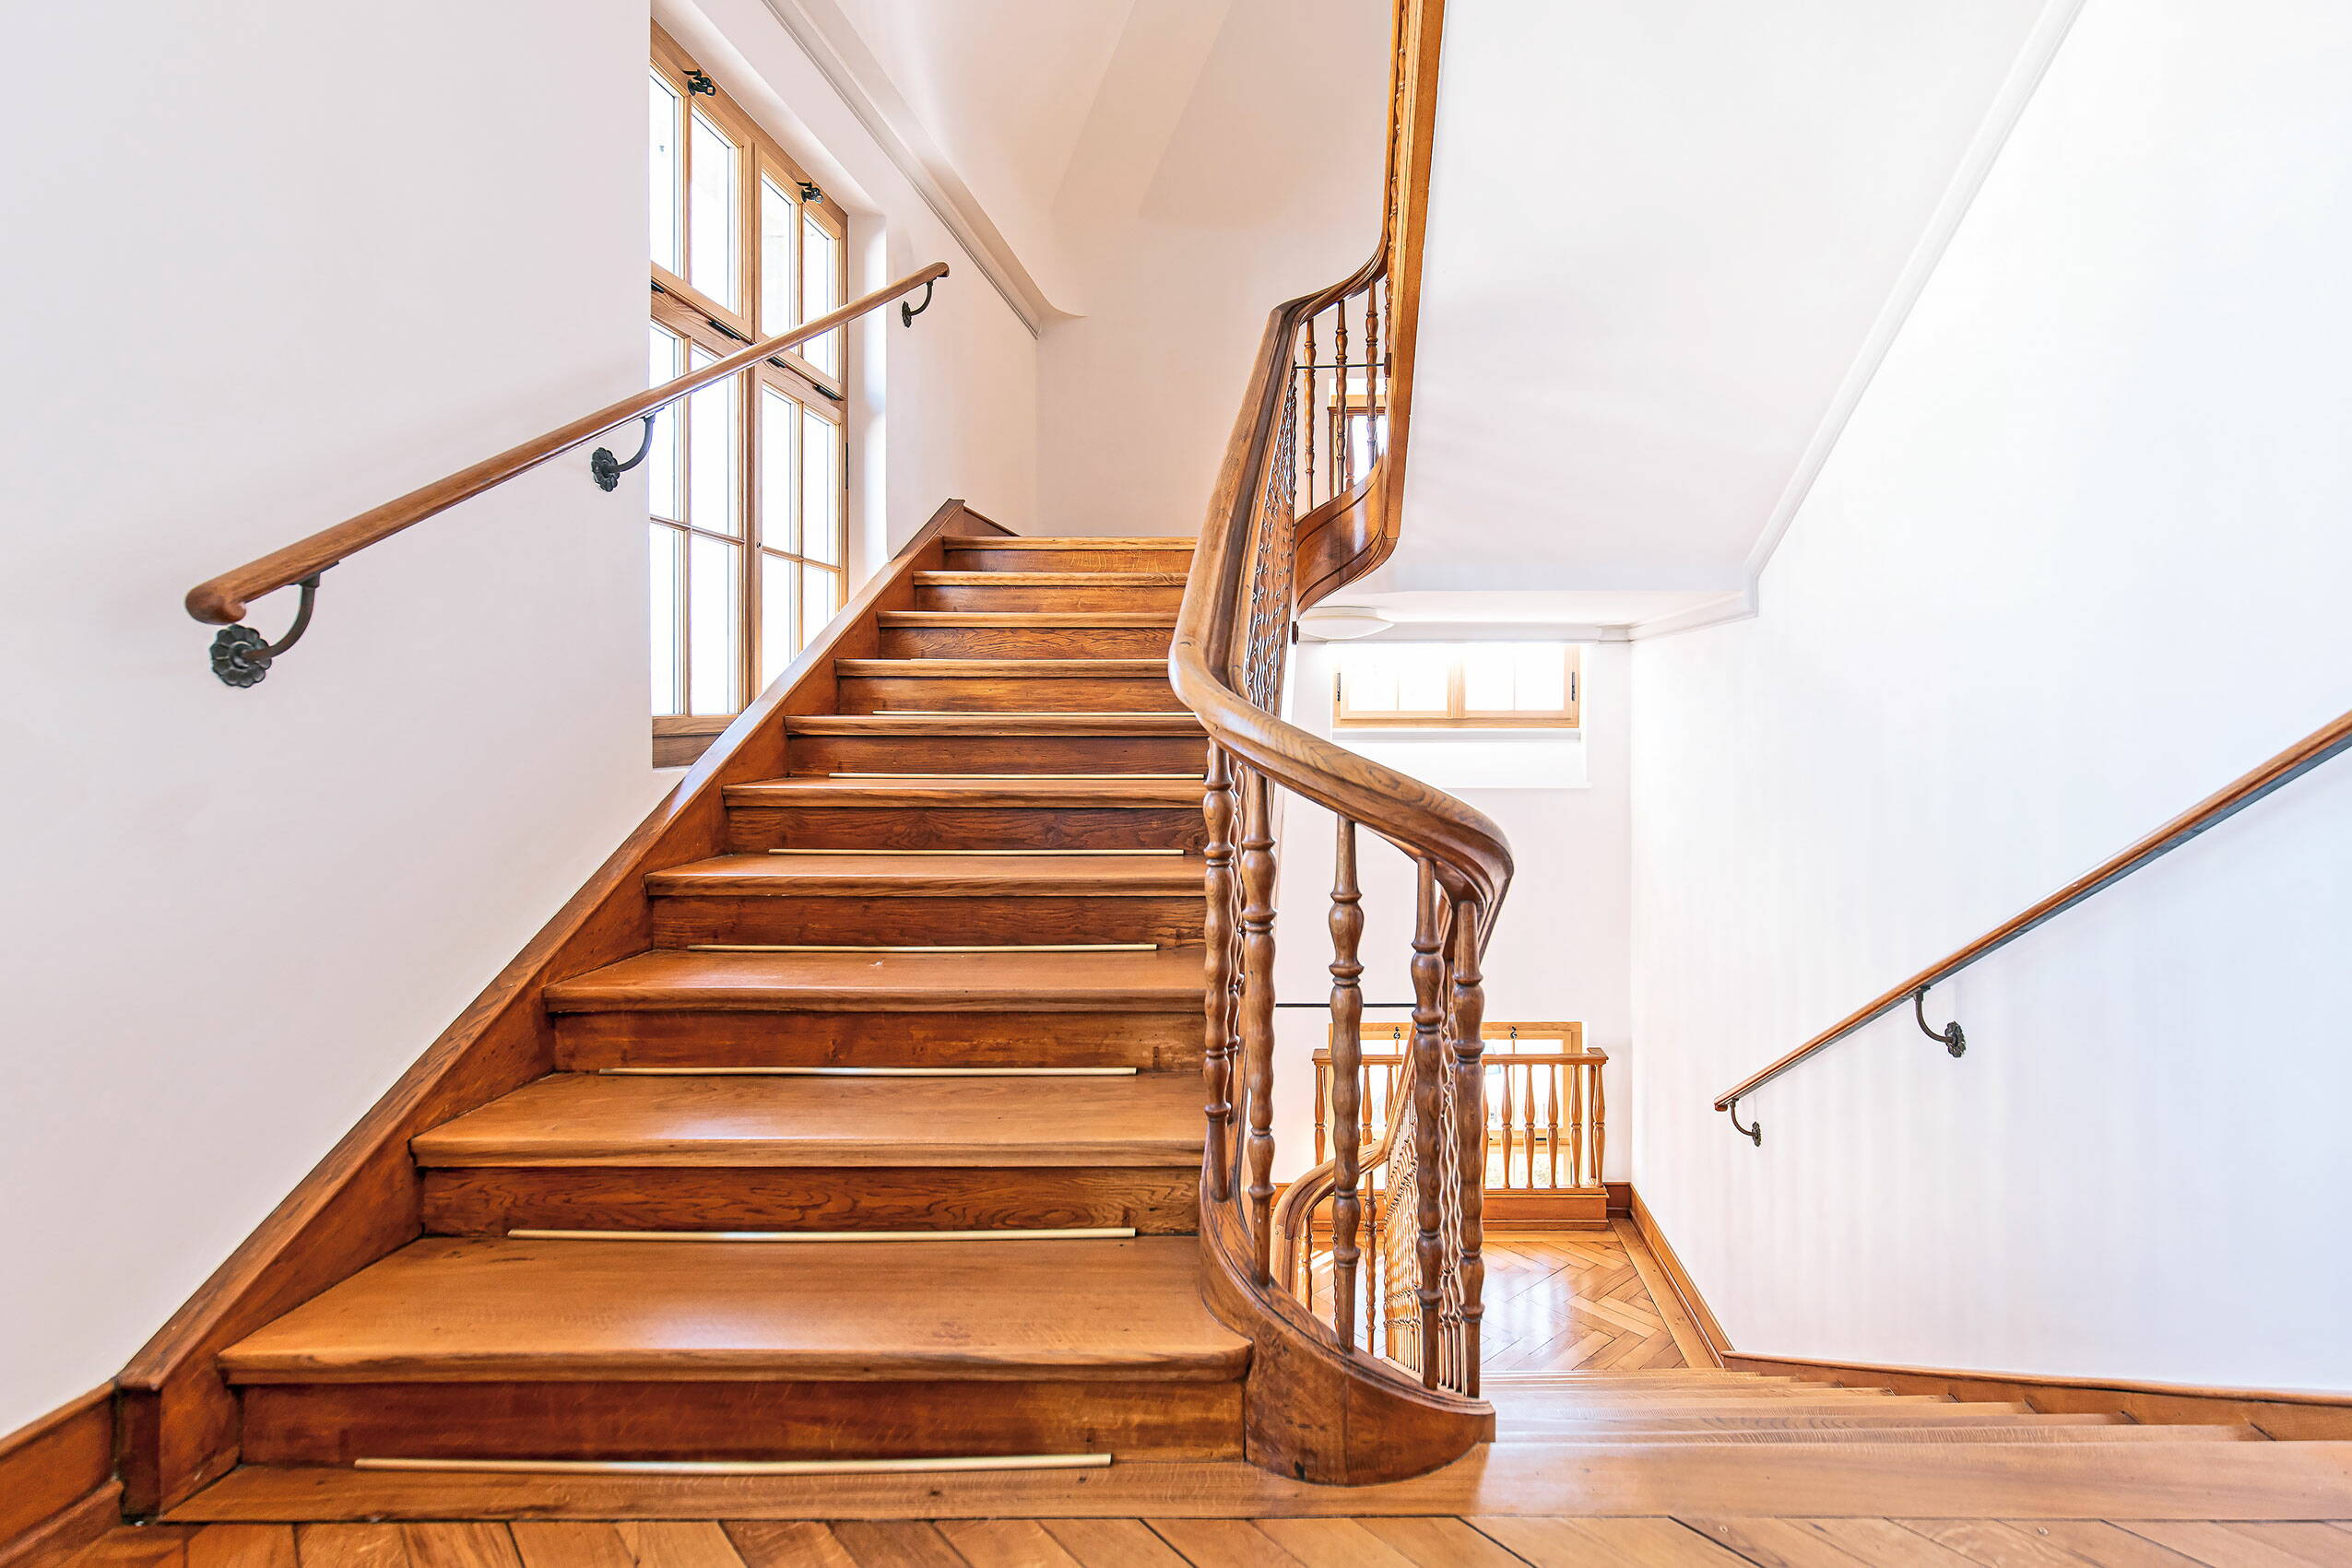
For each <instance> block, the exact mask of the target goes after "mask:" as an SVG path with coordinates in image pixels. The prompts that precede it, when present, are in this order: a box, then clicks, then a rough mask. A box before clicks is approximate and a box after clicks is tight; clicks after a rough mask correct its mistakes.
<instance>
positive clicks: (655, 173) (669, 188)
mask: <svg viewBox="0 0 2352 1568" xmlns="http://www.w3.org/2000/svg"><path fill="white" fill-rule="evenodd" d="M651 97H652V100H653V101H652V105H651V108H652V113H651V115H650V116H649V119H648V122H647V125H646V145H647V148H648V150H649V152H650V155H651V161H652V169H651V171H650V173H651V178H650V179H649V180H648V181H647V185H646V188H647V191H648V193H649V195H650V197H651V201H650V212H649V217H650V218H651V220H652V228H653V254H654V265H656V266H660V267H664V268H667V269H668V271H669V272H670V273H671V274H672V275H673V276H674V275H676V274H678V273H680V272H682V271H684V270H685V265H686V259H685V257H684V256H683V255H682V254H681V253H680V247H681V246H682V245H683V243H684V242H685V235H684V233H683V231H682V230H680V226H679V222H678V205H679V204H678V198H679V195H680V189H679V187H680V185H681V184H682V183H684V182H683V179H682V171H683V168H684V147H682V145H681V144H680V141H679V138H678V122H679V119H680V100H679V96H678V89H677V88H674V87H671V86H670V85H669V84H668V82H667V81H664V80H663V79H662V75H661V73H660V72H659V71H656V72H654V73H653V88H652V92H651Z"/></svg>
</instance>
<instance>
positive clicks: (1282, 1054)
mask: <svg viewBox="0 0 2352 1568" xmlns="http://www.w3.org/2000/svg"><path fill="white" fill-rule="evenodd" d="M1628 653H1629V645H1628V644H1626V643H1597V644H1590V645H1588V646H1587V647H1586V648H1585V650H1584V697H1585V712H1584V720H1585V723H1584V729H1583V732H1582V733H1583V737H1584V745H1585V749H1586V753H1587V758H1588V760H1589V764H1590V766H1589V773H1588V781H1589V782H1588V783H1587V784H1584V785H1583V786H1581V787H1578V788H1569V789H1560V788H1551V787H1545V784H1546V783H1548V780H1549V778H1550V777H1551V776H1552V774H1551V769H1552V767H1553V766H1554V765H1555V760H1551V759H1550V758H1549V752H1550V749H1551V748H1552V746H1553V744H1554V742H1553V741H1552V739H1551V738H1550V737H1542V738H1536V739H1532V740H1531V741H1530V742H1528V743H1527V744H1529V745H1530V746H1531V747H1532V748H1534V749H1535V753H1536V755H1537V757H1538V758H1539V759H1545V760H1538V761H1536V762H1534V763H1532V764H1531V766H1530V767H1529V769H1528V771H1527V773H1526V777H1527V778H1528V779H1529V780H1530V781H1531V782H1530V784H1528V785H1526V786H1522V787H1492V786H1486V785H1473V784H1466V783H1465V782H1464V780H1465V779H1475V780H1480V781H1484V780H1491V779H1493V778H1494V777H1495V776H1496V772H1495V760H1494V758H1493V755H1492V752H1493V750H1494V749H1495V748H1496V747H1498V746H1500V745H1502V744H1505V743H1504V742H1500V741H1496V740H1492V739H1484V740H1472V741H1465V742H1461V743H1459V745H1457V746H1448V744H1447V743H1444V742H1435V743H1431V744H1429V745H1427V746H1426V747H1424V749H1423V750H1422V756H1421V759H1420V762H1419V764H1418V765H1417V766H1414V767H1406V766H1404V765H1403V764H1402V763H1401V762H1400V761H1399V760H1397V759H1395V758H1389V757H1384V760H1386V761H1387V762H1388V764H1389V766H1391V767H1398V768H1400V771H1403V772H1411V773H1412V775H1413V776H1415V777H1417V778H1420V779H1422V780H1423V781H1424V782H1425V783H1428V784H1436V785H1437V786H1438V787H1439V788H1442V789H1446V790H1448V791H1450V792H1451V793H1453V794H1455V795H1458V796H1460V797H1461V798H1462V799H1464V800H1466V801H1468V802H1469V803H1470V804H1471V805H1472V806H1475V807H1476V808H1478V809H1480V810H1481V811H1483V812H1485V813H1486V814H1487V815H1488V816H1489V817H1492V818H1493V819H1495V822H1496V823H1497V824H1498V825H1499V826H1500V827H1501V828H1502V830H1503V832H1504V835H1505V836H1506V837H1507V839H1508V840H1509V842H1510V845H1511V853H1512V855H1513V856H1514V858H1515V859H1516V861H1517V865H1518V873H1517V876H1516V878H1514V880H1513V881H1512V884H1511V890H1510V893H1509V895H1508V896H1507V899H1506V900H1505V902H1504V904H1503V911H1502V915H1501V917H1500V920H1499V921H1498V923H1497V925H1495V937H1494V940H1493V943H1492V945H1491V946H1490V947H1489V948H1488V949H1487V953H1486V961H1485V989H1486V1017H1487V1018H1488V1019H1489V1020H1493V1021H1495V1022H1504V1021H1510V1020H1524V1021H1528V1022H1560V1021H1576V1022H1581V1023H1582V1024H1583V1025H1584V1026H1585V1042H1586V1043H1587V1044H1589V1045H1591V1046H1595V1047H1598V1048H1599V1049H1601V1050H1605V1051H1607V1052H1608V1053H1609V1054H1610V1062H1609V1065H1608V1066H1607V1067H1605V1068H1603V1069H1602V1071H1603V1075H1604V1078H1605V1083H1604V1085H1603V1087H1604V1090H1605V1091H1606V1094H1607V1098H1608V1105H1609V1125H1610V1126H1611V1128H1612V1129H1613V1141H1612V1142H1611V1144H1610V1147H1609V1149H1608V1153H1607V1167H1608V1168H1607V1170H1606V1171H1605V1172H1604V1173H1603V1174H1605V1175H1606V1176H1607V1177H1608V1178H1609V1179H1610V1180H1613V1181H1623V1180H1625V1179H1627V1177H1628V1175H1629V1173H1630V1171H1631V1169H1632V1154H1631V1150H1630V1148H1629V1144H1630V1139H1629V1138H1626V1137H1625V1129H1627V1128H1628V1127H1630V1126H1631V1125H1632V1123H1631V1115H1630V1091H1631V1089H1632V1087H1633V1084H1632V1075H1631V1061H1630V1057H1629V1054H1628V1050H1627V1042H1628V1038H1629V1036H1630V1034H1631V1011H1630V1009H1631V1001H1630V997H1629V996H1628V993H1627V976H1628V954H1627V939H1628V938H1627V932H1628V928H1629V924H1630V922H1629V918H1628V914H1627V907H1626V905H1627V899H1628V897H1629V896H1630V886H1629V881H1628V877H1629V867H1630V855H1631V837H1630V835H1631V822H1630V812H1629V805H1630V800H1629V795H1630V774H1631V763H1632V756H1631V749H1630V740H1631V736H1630V725H1629V722H1628V721H1629V718H1630V714H1629V713H1628V710H1627V705H1626V698H1627V691H1626V688H1627V685H1628V675H1629V671H1628V665H1629V663H1630V660H1629V659H1628V656H1627V655H1628ZM1293 654H1294V661H1293V666H1292V674H1291V686H1290V690H1291V694H1292V695H1291V713H1290V718H1291V722H1292V723H1294V724H1296V725H1299V726H1300V727H1302V728H1306V729H1311V730H1313V731H1314V732H1315V733H1317V734H1318V735H1329V734H1330V716H1331V714H1330V695H1329V694H1330V690H1331V656H1332V651H1331V644H1329V643H1302V644H1300V645H1299V646H1298V647H1297V648H1296V649H1294V650H1293ZM1338 738H1339V739H1340V741H1341V744H1342V745H1347V744H1350V743H1351V737H1350V736H1347V735H1341V736H1340V737H1338ZM1336 839H1337V824H1336V822H1335V821H1334V819H1332V817H1331V814H1330V812H1328V811H1325V810H1324V809H1322V808H1320V807H1318V806H1313V805H1310V804H1308V803H1306V802H1305V801H1302V800H1298V799H1295V798H1288V799H1286V800H1285V802H1284V805H1283V818H1282V830H1281V843H1280V845H1279V846H1278V849H1279V853H1280V855H1281V856H1282V858H1281V860H1280V863H1279V867H1278V873H1277V875H1278V880H1277V885H1276V908H1277V915H1276V924H1275V943H1276V947H1275V953H1276V961H1277V964H1278V968H1277V972H1276V973H1277V977H1278V982H1277V993H1278V995H1279V996H1280V997H1281V999H1282V1000H1283V1001H1297V1002H1319V1001H1324V1000H1327V999H1328V998H1329V997H1330V987H1331V978H1330V970H1329V968H1328V966H1329V964H1330V961H1331V940H1330V931H1329V929H1328V927H1327V926H1326V925H1325V921H1326V919H1327V918H1328V917H1329V915H1330V907H1331V900H1330V893H1331V863H1332V855H1333V854H1334V851H1335V844H1336ZM1357 844H1358V848H1357V866H1358V880H1359V883H1360V885H1361V886H1362V888H1363V890H1364V903H1363V909H1364V915H1365V922H1364V940H1363V943H1362V949H1361V950H1362V954H1363V962H1364V965H1365V973H1364V980H1363V985H1364V998H1365V1001H1367V1002H1400V1001H1401V1002H1409V1001H1411V1000H1412V982H1411V979H1410V977H1409V976H1408V974H1407V972H1406V966H1407V964H1408V963H1409V962H1410V961H1411V959H1412V915H1413V867H1412V862H1411V861H1410V860H1408V859H1406V858H1405V856H1404V855H1402V854H1401V853H1400V852H1398V851H1397V850H1395V849H1394V848H1392V847H1390V846H1389V844H1387V843H1383V842H1381V841H1380V840H1378V839H1376V838H1374V837H1373V836H1372V835H1371V834H1369V833H1367V832H1361V831H1360V832H1359V833H1358V835H1357ZM1329 1016H1330V1015H1328V1014H1326V1013H1323V1012H1320V1011H1304V1010H1285V1011H1283V1012H1282V1013H1280V1014H1278V1015H1277V1022H1276V1032H1275V1039H1276V1051H1277V1060H1276V1067H1275V1122H1276V1126H1275V1139H1276V1141H1275V1166H1274V1168H1275V1172H1276V1174H1277V1176H1278V1177H1281V1178H1285V1179H1286V1178H1288V1177H1290V1176H1294V1175H1296V1174H1297V1173H1300V1172H1302V1171H1304V1170H1306V1168H1307V1167H1308V1166H1309V1165H1311V1164H1312V1163H1313V1162H1314V1161H1313V1159H1312V1155H1313V1151H1314V1149H1313V1136H1314V1114H1315V1096H1314V1089H1315V1066H1314V1054H1315V1051H1316V1050H1317V1048H1318V1047H1319V1046H1321V1045H1322V1044H1323V1043H1325V1039H1326V1036H1327V1033H1328V1031H1327V1027H1326V1026H1327V1024H1328V1022H1329ZM1411 1019H1412V1015H1411V1013H1410V1012H1405V1011H1399V1010H1395V1009H1387V1010H1380V1011H1367V1012H1366V1013H1365V1021H1366V1023H1367V1024H1371V1025H1386V1024H1388V1023H1390V1022H1393V1021H1401V1022H1404V1023H1405V1024H1406V1025H1407V1026H1408V1033H1410V1025H1411Z"/></svg>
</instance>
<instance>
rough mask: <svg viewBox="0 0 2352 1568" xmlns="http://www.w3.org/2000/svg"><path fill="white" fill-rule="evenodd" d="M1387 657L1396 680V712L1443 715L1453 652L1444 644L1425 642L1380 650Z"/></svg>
mask: <svg viewBox="0 0 2352 1568" xmlns="http://www.w3.org/2000/svg"><path fill="white" fill-rule="evenodd" d="M1380 652H1381V653H1384V654H1388V655H1389V660H1390V661H1391V667H1392V668H1394V669H1395V671H1396V677H1397V711H1398V712H1399V713H1444V712H1445V711H1446V690H1447V688H1448V685H1450V684H1451V682H1450V679H1449V677H1450V676H1451V675H1452V673H1453V672H1452V671H1451V670H1450V669H1449V668H1448V665H1449V664H1450V663H1451V660H1450V658H1449V657H1448V655H1450V654H1452V652H1453V650H1452V649H1450V648H1448V647H1446V646H1444V645H1443V644H1431V643H1423V644H1421V646H1420V647H1418V648H1415V647H1412V646H1411V645H1409V644H1406V645H1400V646H1398V647H1395V648H1383V649H1381V650H1380Z"/></svg>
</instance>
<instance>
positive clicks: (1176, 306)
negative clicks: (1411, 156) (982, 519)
mask: <svg viewBox="0 0 2352 1568" xmlns="http://www.w3.org/2000/svg"><path fill="white" fill-rule="evenodd" d="M1150 9H1151V10H1152V11H1153V12H1157V11H1163V10H1165V9H1167V7H1165V6H1155V7H1151V8H1150ZM1145 20H1146V21H1147V22H1148V21H1151V20H1152V18H1151V17H1148V16H1147V17H1146V18H1145ZM1178 20H1179V21H1180V18H1179V19H1178ZM1171 32H1172V35H1173V36H1172V37H1171V40H1170V47H1169V49H1168V50H1167V51H1166V52H1164V53H1155V54H1153V55H1151V56H1147V57H1145V63H1147V64H1149V63H1156V62H1167V61H1169V60H1170V57H1171V55H1172V54H1174V53H1177V51H1178V50H1179V49H1181V48H1189V47H1192V46H1193V45H1194V44H1195V43H1196V42H1197V41H1195V40H1192V39H1190V38H1189V37H1188V36H1186V33H1185V29H1183V28H1182V27H1181V26H1176V27H1174V28H1172V29H1171ZM1388 32H1389V17H1388V7H1387V6H1376V5H1366V4H1364V3H1363V0H1248V3H1247V4H1244V5H1236V6H1233V7H1232V8H1231V9H1230V10H1229V11H1227V12H1225V14H1224V20H1223V27H1222V28H1221V29H1218V31H1217V33H1216V35H1215V37H1214V39H1213V41H1211V42H1209V43H1208V45H1207V48H1206V53H1205V56H1202V57H1201V63H1200V66H1199V75H1198V77H1197V79H1196V80H1195V81H1194V82H1193V83H1192V86H1191V90H1190V95H1189V97H1188V99H1187V100H1185V101H1184V106H1183V108H1182V111H1181V112H1180V114H1179V115H1178V117H1177V119H1176V124H1175V129H1174V132H1173V134H1172V135H1170V136H1169V137H1168V139H1167V140H1166V142H1165V144H1164V146H1163V147H1161V148H1160V150H1159V154H1158V158H1157V160H1156V163H1154V164H1145V165H1143V166H1142V168H1141V172H1142V173H1145V174H1147V175H1148V178H1147V179H1145V180H1144V181H1143V182H1142V183H1141V186H1140V188H1139V189H1136V190H1134V191H1132V192H1129V191H1128V190H1127V189H1125V186H1124V182H1123V181H1122V180H1120V179H1117V178H1113V177H1111V176H1110V175H1108V174H1107V173H1105V172H1104V171H1097V170H1093V169H1091V168H1090V167H1089V166H1088V164H1087V163H1086V161H1085V160H1084V159H1080V160H1079V161H1078V162H1077V163H1075V164H1074V165H1073V171H1072V176H1071V180H1070V184H1069V186H1068V188H1067V189H1066V190H1065V199H1064V200H1063V202H1062V203H1061V206H1060V208H1059V212H1058V216H1059V218H1060V221H1061V223H1062V225H1063V228H1064V230H1065V232H1066V234H1067V236H1068V238H1067V241H1066V243H1067V244H1068V246H1069V248H1070V253H1072V254H1073V255H1074V256H1075V257H1076V258H1078V263H1079V265H1080V269H1081V276H1082V277H1084V278H1085V280H1086V281H1085V284H1084V289H1083V296H1082V297H1083V301H1084V309H1085V311H1086V312H1087V313H1086V314H1085V315H1083V316H1081V317H1078V318H1076V319H1070V320H1063V321H1058V322H1054V323H1052V324H1048V325H1047V326H1046V330H1045V335H1044V337H1043V339H1042V341H1041V344H1040V347H1041V348H1042V350H1043V353H1042V357H1041V360H1040V365H1041V375H1042V396H1041V401H1040V406H1039V410H1038V433H1037V446H1038V454H1039V464H1040V471H1039V492H1040V494H1039V500H1040V512H1039V518H1038V527H1037V531H1038V532H1040V533H1053V534H1114V535H1116V534H1141V535H1151V534H1193V533H1198V532H1199V531H1200V518H1201V514H1202V513H1204V512H1205V511H1206V510H1207V508H1208V504H1209V492H1210V489H1211V486H1212V484H1213V483H1214V481H1215V477H1216V467H1217V462H1218V459H1219V457H1220V456H1221V455H1222V454H1223V451H1224V444H1225V441H1226V439H1227V437H1228V436H1229V435H1230V434H1231V433H1232V430H1233V422H1234V419H1235V415H1236V414H1237V413H1238V412H1239V411H1240V407H1241V393H1242V386H1243V383H1245V382H1246V381H1247V378H1248V373H1249V366H1250V360H1251V356H1252V355H1253V354H1254V353H1255V352H1256V349H1257V347H1258V342H1259V336H1261V334H1262V333H1263V331H1264V328H1265V324H1266V316H1267V313H1268V312H1270V311H1271V310H1272V309H1273V308H1274V307H1275V306H1276V305H1278V304H1280V303H1281V302H1282V301H1283V300H1286V299H1288V298H1291V297H1292V296H1294V295H1297V294H1303V293H1306V292H1307V291H1308V290H1310V289H1318V288H1320V287H1321V286H1323V285H1324V284H1327V283H1332V282H1336V281H1337V280H1338V279H1339V278H1341V277H1344V276H1346V275H1347V273H1348V272H1350V271H1351V270H1353V268H1354V267H1356V266H1358V265H1361V264H1362V263H1363V262H1364V260H1365V257H1367V256H1369V255H1370V254H1371V253H1372V251H1373V247H1374V246H1375V245H1376V244H1377V242H1378V240H1379V233H1380V197H1381V168H1382V163H1381V156H1382V155H1381V141H1382V135H1383V126H1384V124H1385V123H1386V121H1385V116H1386V113H1387V98H1388V88H1389V58H1388V43H1389V37H1388ZM1159 85H1162V84H1155V83H1134V84H1128V83H1125V82H1123V81H1120V80H1118V79H1116V78H1115V79H1114V80H1113V81H1112V82H1108V83H1106V85H1105V92H1106V93H1107V92H1110V91H1113V90H1117V91H1120V92H1123V93H1128V94H1131V95H1132V96H1133V97H1134V99H1135V100H1137V101H1139V102H1143V101H1147V100H1150V99H1151V98H1152V96H1153V93H1154V91H1155V90H1156V88H1157V87H1158V86H1159ZM1117 118H1118V117H1117V116H1116V115H1100V114H1098V117H1097V120H1096V121H1095V122H1094V123H1093V124H1090V127H1089V134H1090V135H1093V136H1102V137H1104V138H1105V139H1106V141H1107V140H1109V139H1112V138H1116V137H1117V136H1118V135H1119V134H1120V128H1119V126H1118V124H1117Z"/></svg>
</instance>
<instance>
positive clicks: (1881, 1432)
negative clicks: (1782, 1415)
mask: <svg viewBox="0 0 2352 1568" xmlns="http://www.w3.org/2000/svg"><path fill="white" fill-rule="evenodd" d="M1512 1441H1514V1442H1517V1443H1529V1444H1550V1445H1557V1446H1563V1447H1577V1448H1589V1447H1591V1446H1592V1445H1594V1444H1597V1443H1612V1442H1617V1443H1639V1444H1644V1445H1645V1446H1648V1445H1655V1444H1676V1445H1680V1444H1710V1443H1733V1444H1750V1443H1781V1444H1799V1445H1807V1444H1823V1443H1839V1444H1845V1443H1854V1442H1869V1443H1902V1444H1913V1443H1950V1444H1972V1443H2267V1442H2269V1441H2270V1439H2269V1438H2267V1437H2265V1436H2263V1434H2262V1433H2261V1432H2257V1431H2255V1430H2254V1429H2253V1428H2252V1427H2251V1426H2245V1425H2242V1424H2241V1425H2237V1426H2130V1425H2124V1426H2042V1425H2039V1424H2038V1423H2036V1422H2034V1421H2020V1422H2017V1423H2015V1424H2009V1425H1999V1426H1985V1425H1958V1426H1956V1425H1952V1424H1950V1423H1944V1424H1941V1425H1932V1426H1878V1427H1872V1428H1870V1429H1869V1430H1868V1432H1861V1431H1837V1430H1830V1431H1817V1430H1814V1429H1812V1428H1807V1427H1800V1426H1763V1427H1752V1428H1746V1429H1740V1430H1728V1431H1727V1430H1720V1429H1710V1428H1703V1427H1690V1428H1682V1427H1649V1428H1641V1429H1630V1430H1626V1431H1621V1432H1593V1433H1590V1434H1587V1435H1583V1436H1568V1435H1566V1434H1560V1433H1549V1432H1546V1433H1538V1434H1533V1435H1525V1434H1523V1435H1521V1436H1519V1437H1516V1438H1514V1439H1512Z"/></svg>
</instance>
